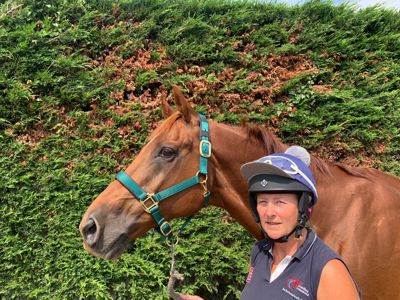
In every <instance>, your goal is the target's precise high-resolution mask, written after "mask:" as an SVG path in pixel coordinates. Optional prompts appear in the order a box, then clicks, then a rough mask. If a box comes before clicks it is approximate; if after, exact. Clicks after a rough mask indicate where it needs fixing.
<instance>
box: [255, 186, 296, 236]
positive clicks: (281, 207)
mask: <svg viewBox="0 0 400 300" xmlns="http://www.w3.org/2000/svg"><path fill="white" fill-rule="evenodd" d="M297 204H298V195H297V194H293V193H291V194H280V193H279V194H269V193H268V194H257V212H258V215H259V217H260V224H261V226H262V228H263V229H264V231H265V232H266V233H267V234H268V236H269V237H270V238H271V239H279V238H281V237H283V236H285V235H287V234H289V233H290V232H291V231H292V230H293V229H294V228H295V227H296V225H297V220H298V207H297Z"/></svg>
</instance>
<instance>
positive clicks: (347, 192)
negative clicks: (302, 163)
mask: <svg viewBox="0 0 400 300" xmlns="http://www.w3.org/2000/svg"><path fill="white" fill-rule="evenodd" d="M330 171H331V174H330V176H328V175H327V176H319V180H320V181H321V182H320V183H318V186H320V187H323V188H322V189H321V191H320V200H321V201H320V203H319V204H318V205H317V206H316V211H315V216H314V217H315V218H314V217H313V219H314V221H313V222H314V224H315V227H316V230H317V232H318V233H319V235H320V236H321V238H322V239H324V240H325V242H326V243H327V244H328V245H330V246H331V247H332V248H333V249H335V250H336V251H337V252H338V253H339V254H340V255H341V256H342V257H343V259H344V260H345V262H346V263H347V264H348V266H349V268H350V270H351V272H352V273H353V275H354V277H355V278H356V280H357V282H358V283H359V284H360V285H361V286H362V287H363V291H362V292H363V294H364V295H365V296H364V299H366V300H372V299H374V300H375V299H385V300H389V299H397V300H400V293H399V292H398V290H397V286H398V283H396V281H397V278H399V277H400V268H399V266H400V233H399V232H398V228H399V223H400V180H399V179H398V178H396V177H394V176H391V175H388V174H385V173H382V172H380V171H377V170H373V169H355V171H354V172H353V173H352V172H349V171H350V169H347V170H346V169H343V168H342V167H333V168H331V170H330ZM357 174H358V175H357ZM339 212H340V213H339ZM378 291H379V292H378Z"/></svg>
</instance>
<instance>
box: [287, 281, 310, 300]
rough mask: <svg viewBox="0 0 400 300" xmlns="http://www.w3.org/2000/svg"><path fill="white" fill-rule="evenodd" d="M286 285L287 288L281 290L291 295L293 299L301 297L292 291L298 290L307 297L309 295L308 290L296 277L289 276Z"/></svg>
mask: <svg viewBox="0 0 400 300" xmlns="http://www.w3.org/2000/svg"><path fill="white" fill-rule="evenodd" d="M286 286H287V288H288V289H286V288H283V289H282V290H283V291H284V292H286V293H288V294H289V295H291V296H292V297H293V298H295V299H299V300H300V299H302V298H301V297H298V296H296V295H295V294H293V292H295V291H298V292H300V293H302V294H303V295H304V296H306V297H307V298H308V297H310V292H309V291H308V290H307V289H306V288H305V287H304V286H303V282H302V281H301V280H300V279H298V278H291V279H289V280H288V281H287V283H286Z"/></svg>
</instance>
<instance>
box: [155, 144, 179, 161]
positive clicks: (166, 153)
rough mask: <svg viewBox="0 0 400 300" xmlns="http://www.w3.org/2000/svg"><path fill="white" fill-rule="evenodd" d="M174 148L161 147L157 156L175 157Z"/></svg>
mask: <svg viewBox="0 0 400 300" xmlns="http://www.w3.org/2000/svg"><path fill="white" fill-rule="evenodd" d="M176 154H177V152H176V150H175V149H172V148H168V147H163V148H161V150H160V152H159V153H158V156H159V157H161V158H164V159H170V160H172V159H174V158H175V157H176Z"/></svg>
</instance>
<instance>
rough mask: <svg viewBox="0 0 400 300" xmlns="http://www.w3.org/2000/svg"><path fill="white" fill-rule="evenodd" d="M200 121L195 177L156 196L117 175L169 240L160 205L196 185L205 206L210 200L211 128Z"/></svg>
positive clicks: (200, 117)
mask: <svg viewBox="0 0 400 300" xmlns="http://www.w3.org/2000/svg"><path fill="white" fill-rule="evenodd" d="M199 119H200V167H199V171H198V172H197V173H196V175H195V176H193V177H191V178H189V179H187V180H185V181H182V182H180V183H178V184H176V185H173V186H171V187H169V188H167V189H165V190H162V191H161V192H158V193H156V194H151V193H146V192H145V191H144V190H143V189H142V188H141V187H140V186H139V185H138V184H137V183H136V182H135V181H134V180H133V179H132V178H131V177H130V176H129V175H128V174H126V173H125V172H124V171H121V172H119V173H118V174H117V176H116V179H117V180H118V181H119V182H120V183H121V184H122V185H123V186H124V187H125V188H126V189H127V190H129V191H130V192H131V193H132V194H133V195H134V196H135V197H136V198H137V199H138V200H139V202H140V204H142V207H143V209H144V210H145V211H146V212H147V213H149V214H151V215H152V216H153V218H154V220H155V221H156V223H157V224H158V229H159V232H160V233H161V234H162V235H163V236H164V237H165V238H167V239H169V238H170V237H171V236H172V227H171V225H170V224H169V223H168V222H167V221H166V220H165V218H164V217H163V216H162V215H161V213H160V211H159V209H158V204H159V203H160V202H161V201H163V200H165V199H167V198H169V197H171V196H173V195H175V194H178V193H179V192H182V191H184V190H186V189H188V188H190V187H192V186H194V185H196V184H201V185H202V187H203V189H204V193H203V196H204V204H205V205H208V202H209V200H210V196H211V194H210V191H209V190H208V188H207V163H208V158H209V157H210V156H211V143H210V139H209V137H210V135H209V126H208V122H207V119H206V118H205V117H204V116H203V115H202V114H199ZM191 218H192V217H189V218H187V220H186V222H185V223H184V224H183V225H182V227H181V229H180V231H181V230H182V229H183V228H184V227H185V226H186V225H187V223H189V221H190V220H191Z"/></svg>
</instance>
